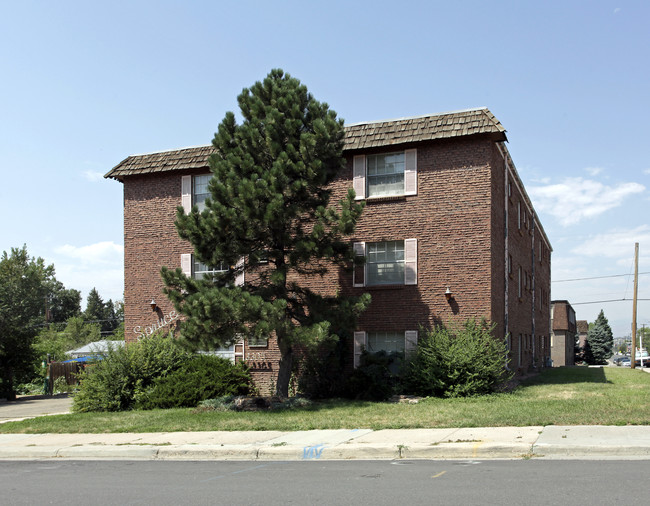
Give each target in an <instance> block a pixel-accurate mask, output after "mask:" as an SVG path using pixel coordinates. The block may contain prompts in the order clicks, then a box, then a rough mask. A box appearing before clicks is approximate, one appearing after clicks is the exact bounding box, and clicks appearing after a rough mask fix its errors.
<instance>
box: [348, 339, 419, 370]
mask: <svg viewBox="0 0 650 506" xmlns="http://www.w3.org/2000/svg"><path fill="white" fill-rule="evenodd" d="M417 345H418V331H417V330H406V331H387V332H365V331H358V332H355V333H354V367H355V368H356V367H358V366H359V364H360V361H361V354H362V353H363V350H366V351H368V352H369V353H377V352H378V351H385V352H387V353H401V352H404V354H405V355H406V356H409V355H411V354H412V353H414V352H415V350H416V349H417Z"/></svg>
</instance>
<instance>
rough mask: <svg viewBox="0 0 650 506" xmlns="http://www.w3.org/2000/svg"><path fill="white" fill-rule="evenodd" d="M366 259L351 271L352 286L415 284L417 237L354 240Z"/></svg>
mask: <svg viewBox="0 0 650 506" xmlns="http://www.w3.org/2000/svg"><path fill="white" fill-rule="evenodd" d="M354 252H355V254H356V255H358V256H364V257H365V259H366V262H365V264H364V265H360V266H358V267H356V268H355V270H354V286H357V287H359V286H380V285H416V284H417V259H418V255H417V239H405V240H403V241H383V242H369V243H365V242H357V243H354Z"/></svg>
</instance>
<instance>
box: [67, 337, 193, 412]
mask: <svg viewBox="0 0 650 506" xmlns="http://www.w3.org/2000/svg"><path fill="white" fill-rule="evenodd" d="M190 357H191V355H190V354H189V353H188V352H186V351H184V350H183V349H182V348H181V347H180V345H179V344H178V343H177V341H176V340H175V339H174V338H173V336H171V335H166V334H154V335H152V336H150V337H146V338H143V339H141V340H140V341H138V342H135V343H130V344H128V345H127V346H124V347H120V348H114V349H109V351H108V354H107V355H106V357H105V358H104V359H103V360H100V361H98V362H97V363H95V364H92V365H90V366H88V367H87V368H86V370H85V371H84V372H83V373H82V374H81V375H80V376H79V379H80V384H79V391H78V392H77V393H76V394H75V396H74V403H73V410H74V411H78V412H84V411H123V410H127V409H131V408H133V407H134V406H135V404H136V402H137V400H138V398H139V397H140V396H142V395H144V394H145V392H146V390H147V389H148V388H149V387H150V386H151V385H152V384H153V382H154V380H155V379H156V378H159V377H161V376H165V375H167V374H169V373H170V372H172V371H174V370H176V369H178V368H179V367H180V366H181V365H182V364H183V363H184V362H185V361H187V360H188V359H189V358H190Z"/></svg>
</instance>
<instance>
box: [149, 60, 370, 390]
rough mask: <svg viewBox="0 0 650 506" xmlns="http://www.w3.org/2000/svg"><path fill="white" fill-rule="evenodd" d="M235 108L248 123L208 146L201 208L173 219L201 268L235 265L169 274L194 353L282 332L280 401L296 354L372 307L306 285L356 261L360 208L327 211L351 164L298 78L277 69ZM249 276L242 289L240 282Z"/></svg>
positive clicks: (338, 131)
mask: <svg viewBox="0 0 650 506" xmlns="http://www.w3.org/2000/svg"><path fill="white" fill-rule="evenodd" d="M238 102H239V107H240V110H241V115H242V117H243V122H242V124H237V122H236V121H235V115H234V114H233V113H232V112H228V113H227V114H226V117H225V118H224V120H223V121H222V122H221V124H220V125H219V129H218V132H217V133H216V134H215V137H214V140H213V142H212V143H213V145H214V147H215V148H216V153H215V154H214V155H212V156H211V157H210V170H211V171H212V173H213V177H212V179H211V180H210V183H209V191H210V198H209V199H208V200H206V202H205V209H204V210H203V211H202V212H199V210H198V208H197V207H194V208H193V209H192V211H191V212H190V213H189V214H185V212H184V210H183V208H179V209H178V212H177V217H176V228H177V230H178V232H179V234H180V236H181V237H182V238H183V239H187V240H189V241H190V242H191V243H192V245H193V246H194V255H195V258H196V259H197V260H199V261H201V262H203V263H204V264H206V265H208V266H209V267H212V268H213V269H215V270H216V269H217V268H218V266H220V265H223V264H225V265H228V266H231V267H230V269H229V270H228V271H227V272H222V273H219V274H215V275H213V276H210V277H207V278H204V279H202V280H194V279H191V278H189V277H187V276H185V275H184V274H183V273H182V272H181V270H180V269H176V270H175V271H171V270H168V269H165V268H163V269H162V277H163V280H164V282H165V285H166V289H165V292H166V293H167V295H168V296H169V298H170V300H171V301H172V302H173V303H174V306H175V307H176V309H177V310H178V311H179V312H180V313H182V314H184V315H186V316H187V318H186V320H185V321H184V322H183V323H182V324H181V334H182V336H183V337H184V338H185V339H186V340H187V341H188V342H189V343H191V344H193V345H194V346H195V347H196V348H199V349H201V348H202V349H206V350H207V349H212V348H214V347H215V346H218V345H223V344H225V343H228V342H232V341H234V340H236V339H239V338H241V337H242V336H248V337H253V338H259V337H269V336H271V335H275V337H276V339H277V343H278V347H279V349H280V354H281V358H280V364H279V369H278V377H277V382H276V393H277V394H278V395H280V396H285V397H286V396H287V395H288V389H289V380H290V377H291V372H292V369H293V358H294V348H295V347H296V346H300V345H308V346H311V345H313V344H314V343H318V342H319V341H323V340H327V339H330V338H331V337H332V336H339V335H340V332H341V331H343V329H347V330H350V329H352V328H354V319H355V318H356V315H358V314H359V312H360V311H362V310H363V309H365V307H366V306H367V304H368V303H369V296H364V297H362V298H360V299H358V300H357V299H347V298H344V297H342V296H336V297H334V296H331V297H326V296H323V295H320V294H318V293H316V292H314V291H313V290H311V289H309V288H308V287H306V286H304V285H302V284H301V283H300V282H299V280H300V279H305V277H306V276H323V275H325V274H326V273H327V272H328V270H329V269H330V268H331V267H335V266H341V265H344V264H349V263H350V262H351V261H353V260H354V257H353V252H352V248H351V244H350V242H349V241H348V240H345V237H346V236H349V235H351V234H352V233H353V231H354V228H355V224H356V222H357V219H358V218H359V216H360V214H361V211H362V209H363V205H361V204H357V203H355V200H354V191H353V190H352V189H350V190H349V192H348V194H347V195H346V197H345V199H344V200H342V201H341V202H340V209H339V210H337V209H335V208H334V206H332V205H330V193H331V191H330V190H329V189H328V188H327V185H328V183H330V182H331V181H333V180H334V178H335V177H337V175H338V174H339V173H340V171H341V170H343V168H344V165H345V160H344V158H343V136H344V132H343V121H342V120H340V119H337V117H336V113H335V112H334V111H332V110H330V109H329V106H328V105H327V104H325V103H320V102H318V101H316V100H315V99H314V97H313V96H312V95H311V94H310V93H309V92H308V91H307V88H306V87H305V86H304V85H302V84H301V83H300V81H298V80H297V79H294V78H292V77H291V76H289V75H288V74H284V72H283V71H282V70H273V71H271V73H270V74H269V75H268V76H267V77H266V78H265V79H264V81H263V82H257V83H255V84H254V85H253V86H252V87H251V88H250V89H244V90H243V92H242V93H241V95H239V97H238ZM241 259H245V261H244V262H242V261H241ZM242 271H244V272H245V273H246V277H247V278H246V283H245V284H244V285H243V286H237V285H236V283H235V280H236V279H237V276H238V275H239V274H241V273H242ZM251 273H253V274H254V275H253V276H251Z"/></svg>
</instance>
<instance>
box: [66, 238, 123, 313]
mask: <svg viewBox="0 0 650 506" xmlns="http://www.w3.org/2000/svg"><path fill="white" fill-rule="evenodd" d="M54 252H55V254H56V256H55V258H54V266H55V268H56V277H57V279H58V280H59V281H61V282H62V283H63V284H64V285H65V286H66V288H75V289H77V290H81V292H82V296H83V297H84V298H85V297H86V295H87V294H88V292H89V291H90V290H91V289H92V288H97V291H98V292H99V294H100V295H101V296H102V298H103V299H104V300H108V299H113V300H116V299H122V298H123V293H124V246H122V245H120V244H115V243H114V242H112V241H104V242H98V243H95V244H89V245H86V246H72V245H70V244H65V245H63V246H59V247H58V248H55V249H54Z"/></svg>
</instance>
